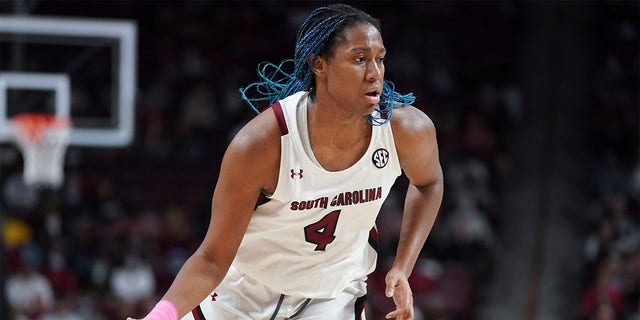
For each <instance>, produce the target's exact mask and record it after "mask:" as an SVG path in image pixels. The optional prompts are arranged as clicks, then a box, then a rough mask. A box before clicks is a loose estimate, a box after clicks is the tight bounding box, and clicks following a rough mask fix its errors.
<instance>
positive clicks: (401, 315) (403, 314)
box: [385, 309, 411, 320]
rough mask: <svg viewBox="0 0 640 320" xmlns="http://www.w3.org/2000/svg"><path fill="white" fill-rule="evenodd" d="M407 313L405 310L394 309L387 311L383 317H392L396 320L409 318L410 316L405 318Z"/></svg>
mask: <svg viewBox="0 0 640 320" xmlns="http://www.w3.org/2000/svg"><path fill="white" fill-rule="evenodd" d="M408 315H409V313H408V312H407V310H403V309H396V310H394V311H392V312H389V313H387V315H386V316H385V319H393V318H396V319H397V320H402V319H411V318H406V316H408Z"/></svg>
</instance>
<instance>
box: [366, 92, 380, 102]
mask: <svg viewBox="0 0 640 320" xmlns="http://www.w3.org/2000/svg"><path fill="white" fill-rule="evenodd" d="M380 94H381V92H380V91H378V90H372V91H369V92H367V93H365V94H364V95H365V97H366V98H367V100H368V101H369V102H370V103H371V104H378V103H379V102H380Z"/></svg>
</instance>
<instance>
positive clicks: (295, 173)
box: [291, 169, 303, 179]
mask: <svg viewBox="0 0 640 320" xmlns="http://www.w3.org/2000/svg"><path fill="white" fill-rule="evenodd" d="M302 171H303V170H302V169H300V172H295V171H294V170H293V169H291V179H293V178H295V176H298V177H300V179H302Z"/></svg>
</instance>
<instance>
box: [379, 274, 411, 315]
mask: <svg viewBox="0 0 640 320" xmlns="http://www.w3.org/2000/svg"><path fill="white" fill-rule="evenodd" d="M385 282H386V284H387V288H386V289H385V295H386V296H387V297H388V298H393V302H394V303H395V304H396V310H394V311H392V312H389V313H388V314H387V315H386V317H385V318H386V319H392V318H396V319H397V320H413V293H412V292H411V287H410V286H409V280H408V279H407V276H406V275H405V274H404V273H403V272H400V271H398V270H395V269H391V270H389V272H388V273H387V276H386V277H385Z"/></svg>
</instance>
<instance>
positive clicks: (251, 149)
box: [229, 108, 281, 157]
mask: <svg viewBox="0 0 640 320" xmlns="http://www.w3.org/2000/svg"><path fill="white" fill-rule="evenodd" d="M280 136H281V133H280V128H279V126H278V122H277V120H276V117H275V115H274V112H273V110H272V108H267V109H265V110H264V111H262V112H260V113H259V114H258V115H256V116H255V117H253V118H252V119H251V120H249V122H247V123H246V124H245V125H244V126H242V128H241V129H240V130H239V131H238V133H236V135H235V136H234V138H233V140H232V141H231V144H230V145H229V148H230V149H233V150H235V151H236V152H242V153H248V154H249V155H252V156H255V155H256V152H260V154H261V157H262V156H266V155H268V154H269V153H275V152H276V151H277V154H279V150H280V149H279V147H280ZM275 149H277V150H275Z"/></svg>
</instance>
